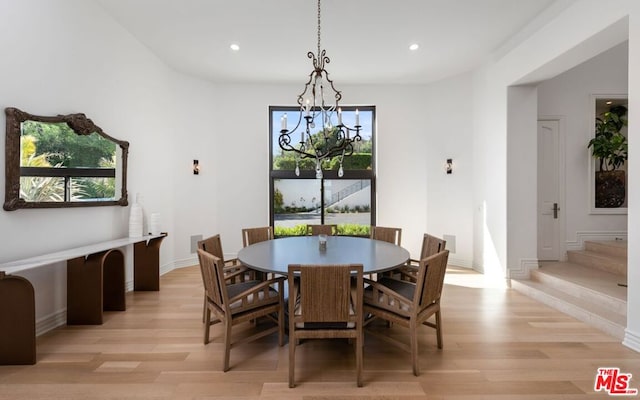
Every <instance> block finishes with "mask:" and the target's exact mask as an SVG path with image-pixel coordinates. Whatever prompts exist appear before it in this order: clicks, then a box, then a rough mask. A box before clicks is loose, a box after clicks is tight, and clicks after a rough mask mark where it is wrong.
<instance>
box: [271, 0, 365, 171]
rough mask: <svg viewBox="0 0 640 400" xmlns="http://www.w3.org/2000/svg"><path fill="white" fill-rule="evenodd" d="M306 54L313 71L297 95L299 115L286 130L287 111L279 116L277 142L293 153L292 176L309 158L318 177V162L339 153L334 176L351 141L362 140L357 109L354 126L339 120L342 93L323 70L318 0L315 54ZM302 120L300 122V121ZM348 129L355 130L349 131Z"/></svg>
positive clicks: (349, 152) (326, 60)
mask: <svg viewBox="0 0 640 400" xmlns="http://www.w3.org/2000/svg"><path fill="white" fill-rule="evenodd" d="M307 57H308V58H310V59H311V60H312V63H313V71H311V74H309V80H308V81H307V83H305V85H304V91H303V92H302V93H301V94H300V95H298V105H299V106H300V117H299V118H298V122H297V124H296V126H295V127H294V128H293V129H292V130H288V129H287V114H286V113H285V114H284V115H283V116H282V118H281V121H280V122H281V129H280V137H279V138H278V143H279V144H280V148H281V149H282V150H284V151H293V152H295V153H296V154H295V160H296V175H297V176H299V175H300V168H299V166H298V161H299V159H300V158H312V159H315V160H316V178H318V179H320V178H322V162H323V161H324V160H325V159H331V158H332V157H336V156H340V168H339V169H338V176H339V177H342V176H343V175H344V170H343V168H342V161H343V160H344V157H345V156H346V157H349V156H351V155H352V154H353V143H354V142H359V141H361V140H362V137H361V136H360V129H361V128H362V126H361V125H360V116H359V113H358V110H357V109H356V113H355V125H354V126H353V128H350V127H348V126H346V125H345V124H343V123H342V110H341V109H340V105H339V103H340V100H341V99H342V93H341V92H340V91H339V90H336V88H335V87H334V85H333V81H332V80H331V79H329V72H328V71H327V70H326V69H325V64H329V62H330V60H329V57H327V55H326V51H325V50H321V48H320V0H318V53H317V54H314V53H313V52H312V51H310V52H308V53H307ZM325 90H326V91H327V97H328V98H331V97H333V99H332V100H331V101H333V100H335V104H334V103H327V102H325ZM334 116H335V117H336V118H337V122H338V124H337V125H336V126H333V125H332V122H331V120H332V118H334ZM303 119H304V124H303V123H302V120H303ZM316 125H319V126H320V127H322V130H321V131H320V132H319V133H318V134H316V135H312V133H311V129H313V128H315V127H316ZM298 128H300V131H299V132H300V143H299V146H294V144H293V143H294V139H292V138H291V135H292V134H295V133H296V132H297V131H298ZM352 132H355V133H354V134H352Z"/></svg>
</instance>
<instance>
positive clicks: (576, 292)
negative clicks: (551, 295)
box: [531, 270, 627, 315]
mask: <svg viewBox="0 0 640 400" xmlns="http://www.w3.org/2000/svg"><path fill="white" fill-rule="evenodd" d="M531 280H532V281H535V282H540V283H543V284H545V285H547V286H549V287H551V288H554V289H556V290H559V291H561V292H563V293H566V294H568V295H571V296H574V297H577V298H578V299H580V300H583V301H586V302H589V303H593V304H597V305H599V306H600V307H605V308H606V309H608V310H611V312H613V313H616V314H620V315H626V314H627V303H626V302H625V301H623V300H620V299H617V298H615V297H611V296H608V295H606V294H603V293H600V292H596V291H594V290H591V289H587V288H585V287H583V286H580V285H577V284H575V283H573V282H569V281H567V280H564V279H560V278H557V277H555V276H551V275H549V274H545V273H544V272H540V271H536V270H533V271H531Z"/></svg>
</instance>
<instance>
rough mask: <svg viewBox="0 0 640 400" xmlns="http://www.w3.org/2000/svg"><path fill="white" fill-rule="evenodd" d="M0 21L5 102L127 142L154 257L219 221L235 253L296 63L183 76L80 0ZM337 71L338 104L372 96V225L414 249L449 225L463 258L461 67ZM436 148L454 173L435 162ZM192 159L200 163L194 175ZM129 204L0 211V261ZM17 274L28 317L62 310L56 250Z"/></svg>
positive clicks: (115, 215)
mask: <svg viewBox="0 0 640 400" xmlns="http://www.w3.org/2000/svg"><path fill="white" fill-rule="evenodd" d="M24 21H29V22H30V29H24ZM36 27H40V28H39V29H36ZM61 27H64V28H61ZM16 32H19V33H18V34H17V33H16ZM0 33H2V34H0V50H1V51H2V52H3V55H4V58H3V62H2V63H0V86H1V87H2V91H0V104H1V105H2V107H9V106H13V107H18V108H21V109H23V110H25V111H28V112H31V113H35V114H40V115H55V114H59V113H71V112H84V113H86V114H87V116H89V117H90V118H92V119H93V121H94V122H96V124H98V125H99V126H101V127H102V128H103V129H104V130H105V131H106V132H107V133H109V134H111V135H113V136H114V137H116V138H118V139H123V140H127V141H129V142H130V154H129V172H128V188H129V200H130V201H133V199H134V196H135V194H136V193H141V194H142V196H143V199H144V200H143V206H144V209H145V212H146V214H147V216H148V215H149V214H150V213H151V212H159V213H160V214H161V225H162V230H164V231H167V232H169V236H168V237H167V238H166V239H165V241H164V242H163V245H162V246H161V258H160V262H161V267H162V268H163V270H168V269H171V268H173V267H175V266H182V265H190V264H194V263H195V262H196V259H195V255H194V254H193V253H191V246H190V245H191V243H190V237H191V236H192V235H198V234H202V235H204V236H207V235H209V234H213V233H220V234H221V235H222V237H223V244H224V247H225V252H226V253H227V254H228V255H233V254H235V253H236V252H237V251H238V250H239V249H240V247H241V244H242V242H241V236H240V230H241V228H243V227H249V226H260V225H266V224H268V222H269V210H268V204H269V202H268V193H269V190H268V182H269V176H268V160H269V154H268V148H269V142H268V140H269V130H268V106H269V105H291V104H294V103H295V96H296V95H297V93H299V91H300V88H301V85H302V84H303V83H304V75H303V76H301V80H300V84H299V85H267V84H265V85H241V84H212V83H207V82H203V81H201V80H198V79H194V78H190V77H187V76H184V75H182V74H179V73H177V72H175V71H172V70H170V69H168V68H167V67H166V66H165V65H164V64H163V63H162V62H160V61H159V60H158V59H157V58H156V57H155V56H153V55H152V54H150V53H149V51H148V50H147V49H146V48H145V47H144V46H142V45H140V44H139V43H138V42H137V41H135V39H133V38H132V37H131V36H130V35H129V34H128V33H127V32H125V31H123V30H122V28H121V27H120V26H119V25H118V24H117V23H115V22H114V21H113V20H111V19H110V18H109V17H107V16H106V15H105V14H104V13H103V12H102V10H101V9H99V8H98V7H96V6H95V5H93V3H90V2H84V1H81V0H55V1H42V0H24V1H20V2H15V1H8V0H0ZM335 79H336V85H338V86H339V89H340V90H342V92H343V95H344V101H343V103H344V104H373V105H376V107H377V113H376V116H377V135H378V136H377V138H376V139H377V145H376V152H377V168H378V175H377V205H378V224H379V225H385V226H399V227H401V228H402V229H403V231H404V232H403V244H404V246H405V247H407V248H408V249H409V250H410V251H411V253H412V254H417V253H418V252H419V250H420V246H421V239H422V234H423V233H424V232H430V233H432V234H435V235H438V236H442V235H444V234H449V235H455V236H456V238H457V240H456V241H457V246H456V247H457V253H456V254H455V255H454V254H452V256H451V257H450V260H451V262H452V263H456V264H459V265H466V266H468V265H471V257H472V247H473V245H472V236H471V231H472V226H471V223H470V221H469V216H470V215H472V209H471V204H472V203H471V190H470V188H471V184H472V181H471V177H472V173H471V171H472V168H471V166H472V160H471V138H472V136H471V131H472V129H471V127H472V125H471V117H470V113H471V97H472V96H471V87H470V82H471V77H470V76H469V75H467V76H460V77H455V78H452V79H449V80H447V81H443V82H439V83H436V84H433V85H425V86H367V87H362V86H341V85H340V81H339V77H335ZM0 118H1V119H2V120H0V124H2V123H3V122H4V116H2V117H0ZM230 149H231V150H230ZM0 157H1V158H0V165H1V164H2V163H3V161H4V152H3V151H0ZM447 158H453V159H454V164H455V170H454V173H453V174H452V175H446V174H445V172H444V161H445V160H446V159H447ZM193 159H198V160H199V161H200V165H201V174H200V175H197V176H195V175H193V174H192V171H191V163H192V161H193ZM3 179H4V177H1V178H0V180H3ZM0 185H1V182H0ZM128 214H129V208H128V207H97V208H82V209H49V210H18V211H13V212H5V211H1V212H0V243H2V248H1V250H0V262H5V261H11V260H15V259H18V258H23V257H28V256H32V255H36V254H42V253H46V252H50V251H55V250H61V249H65V248H69V247H75V246H80V245H84V244H88V243H92V242H97V241H102V240H107V239H112V238H116V237H121V236H125V235H126V234H127V221H128ZM128 257H129V261H130V254H129V255H128ZM128 264H130V262H129V263H128ZM129 267H130V265H129ZM24 275H25V276H28V277H29V279H30V280H31V281H32V282H33V283H34V285H35V289H36V296H37V298H36V312H37V319H38V320H44V319H47V318H51V317H52V315H58V316H60V315H62V313H63V312H64V308H65V306H66V300H65V282H66V271H65V268H64V263H60V264H58V265H56V266H52V267H51V268H43V269H39V270H33V271H29V272H25V274H24ZM130 275H131V271H130V270H129V279H130V278H131V276H130Z"/></svg>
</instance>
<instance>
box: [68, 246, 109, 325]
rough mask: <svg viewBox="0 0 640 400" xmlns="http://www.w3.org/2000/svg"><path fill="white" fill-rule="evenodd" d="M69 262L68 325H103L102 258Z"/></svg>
mask: <svg viewBox="0 0 640 400" xmlns="http://www.w3.org/2000/svg"><path fill="white" fill-rule="evenodd" d="M104 254H105V252H101V253H96V254H91V255H89V256H88V257H87V258H86V259H85V258H84V257H78V258H72V259H70V260H67V325H100V324H102V256H103V255H104Z"/></svg>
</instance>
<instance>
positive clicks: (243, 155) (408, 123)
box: [176, 76, 472, 266]
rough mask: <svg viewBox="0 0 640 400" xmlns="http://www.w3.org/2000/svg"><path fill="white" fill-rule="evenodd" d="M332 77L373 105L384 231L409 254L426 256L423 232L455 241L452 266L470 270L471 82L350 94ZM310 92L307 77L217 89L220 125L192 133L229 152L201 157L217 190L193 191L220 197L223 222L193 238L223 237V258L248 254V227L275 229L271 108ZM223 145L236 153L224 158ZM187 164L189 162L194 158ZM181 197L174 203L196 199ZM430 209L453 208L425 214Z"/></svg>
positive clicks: (179, 251) (182, 251)
mask: <svg viewBox="0 0 640 400" xmlns="http://www.w3.org/2000/svg"><path fill="white" fill-rule="evenodd" d="M334 78H335V82H336V85H337V88H338V89H339V90H341V91H342V94H343V104H345V105H350V104H353V105H358V104H364V105H371V104H372V105H375V106H376V119H377V127H376V130H377V131H376V132H377V137H376V152H377V155H376V156H377V159H376V166H377V183H376V185H377V207H378V209H377V219H378V221H377V223H378V224H379V225H384V226H398V227H401V228H402V229H403V235H402V236H403V245H404V246H405V247H406V248H407V249H409V250H410V252H411V253H412V254H417V253H418V252H419V251H420V246H421V244H422V234H423V233H424V232H430V233H432V234H435V235H443V234H453V235H456V236H457V246H456V247H457V254H456V256H455V257H454V256H452V257H451V259H452V260H454V261H456V260H459V262H457V263H458V264H460V265H463V266H464V265H466V266H470V265H471V254H472V250H471V249H472V237H471V224H470V223H469V222H468V219H466V218H467V217H466V216H467V215H469V214H471V211H470V204H471V203H470V200H469V199H470V189H469V188H470V185H471V170H470V168H469V166H470V163H471V160H470V158H471V156H470V154H471V150H470V138H471V128H470V127H471V120H470V117H469V110H470V104H471V101H470V97H471V96H470V87H469V82H470V76H462V77H456V78H453V79H451V80H448V81H445V82H441V83H437V84H434V85H429V86H419V87H413V86H367V87H363V86H348V85H347V86H344V85H340V81H339V78H338V77H334ZM303 84H304V77H301V80H300V84H299V85H239V84H216V85H213V89H212V90H213V91H214V92H215V97H216V98H217V100H212V101H214V105H215V107H212V109H210V110H208V113H209V115H208V119H209V120H210V121H215V123H214V125H213V126H212V127H211V129H205V130H200V131H197V132H191V134H192V135H193V136H192V137H191V138H192V139H191V140H192V141H193V142H195V143H198V142H200V140H201V139H202V141H203V142H204V141H211V140H213V142H211V143H212V146H214V144H213V143H215V145H218V146H222V147H220V148H219V149H216V148H215V146H214V148H213V150H212V152H211V153H210V154H208V155H207V154H205V155H203V156H201V157H200V163H201V165H202V167H203V174H207V173H214V174H215V175H216V178H215V180H216V182H215V183H214V184H208V183H207V182H204V181H201V179H200V178H201V177H200V176H199V177H196V178H195V179H192V181H194V182H195V183H194V184H193V186H192V187H191V188H192V189H193V188H197V190H198V193H199V195H200V196H201V197H202V198H204V199H215V202H216V204H217V210H216V213H217V216H216V217H213V219H212V221H217V224H216V225H215V226H214V225H210V226H209V227H207V226H205V225H203V224H200V225H191V226H189V227H188V230H189V232H190V233H189V234H193V235H195V234H204V235H205V236H206V235H207V234H211V233H220V234H221V236H222V239H223V245H224V249H225V253H227V255H229V256H233V255H235V254H236V253H237V252H238V250H239V249H240V248H241V246H242V240H241V235H240V231H241V229H242V228H244V227H251V226H264V225H268V223H269V209H268V205H269V197H268V196H269V173H268V172H269V171H268V168H269V164H268V163H269V152H268V148H269V147H268V146H269V127H268V117H269V115H268V111H269V110H268V107H269V105H292V104H295V96H296V95H297V93H298V92H299V91H300V90H301V85H303ZM443 115H445V116H447V117H444V118H443ZM212 132H214V133H212ZM211 135H213V136H215V139H210V138H209V137H210V136H211ZM239 136H240V137H241V138H240V140H238V137H239ZM238 143H239V144H238ZM177 146H182V147H184V146H186V144H185V143H181V144H180V143H179V144H177ZM225 146H226V147H227V148H234V149H237V150H235V151H228V150H222V149H223V148H224V147H225ZM181 152H183V153H184V152H185V150H184V149H183V150H181ZM451 157H453V158H454V159H455V163H456V171H455V172H454V174H453V175H448V176H447V175H446V174H445V173H444V161H445V159H446V158H451ZM184 158H185V161H190V159H191V158H195V156H194V157H186V155H185V157H184ZM206 171H209V172H206ZM177 176H178V175H176V180H178V178H177ZM202 177H203V176H202ZM178 196H179V195H178ZM182 196H183V199H181V200H179V199H177V200H176V204H183V203H184V202H186V201H187V200H188V199H189V198H190V196H191V194H190V193H188V192H185V193H183V194H182ZM430 202H433V203H434V204H435V206H434V207H436V208H437V207H440V206H446V208H445V209H438V210H437V211H433V212H432V213H431V214H430V215H428V213H429V211H428V210H429V209H430V207H431V206H430V205H429V203H430ZM185 204H186V203H185ZM176 212H179V213H180V214H181V215H184V216H186V218H187V220H190V221H192V220H194V218H195V217H194V216H193V215H191V216H189V213H197V212H200V210H198V209H197V208H191V207H187V208H185V210H183V211H176ZM207 218H209V217H207ZM432 221H433V222H432ZM180 240H181V241H180V242H179V243H176V258H177V259H178V260H183V259H187V258H189V257H192V259H193V260H195V258H193V255H191V254H190V252H189V251H188V243H187V242H188V241H186V240H184V239H182V238H181V239H180Z"/></svg>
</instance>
